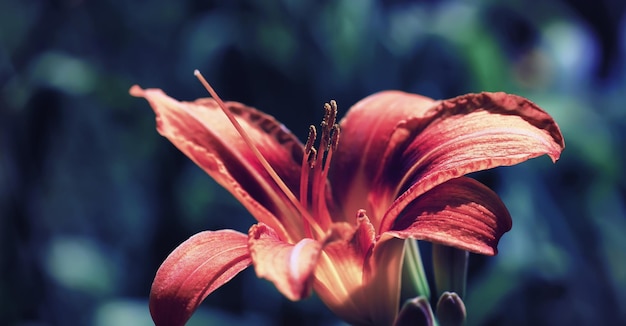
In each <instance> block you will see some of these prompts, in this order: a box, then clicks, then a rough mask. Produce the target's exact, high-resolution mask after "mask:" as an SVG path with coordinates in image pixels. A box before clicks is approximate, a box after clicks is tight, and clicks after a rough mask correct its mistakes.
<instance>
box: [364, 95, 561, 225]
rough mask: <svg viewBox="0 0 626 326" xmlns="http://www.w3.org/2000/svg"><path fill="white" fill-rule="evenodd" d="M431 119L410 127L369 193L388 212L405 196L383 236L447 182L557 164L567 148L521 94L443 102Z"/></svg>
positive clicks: (391, 213)
mask: <svg viewBox="0 0 626 326" xmlns="http://www.w3.org/2000/svg"><path fill="white" fill-rule="evenodd" d="M429 115H432V116H431V117H430V118H428V119H427V120H428V121H427V122H428V124H427V125H425V124H424V121H423V120H418V121H415V122H408V123H407V124H406V125H405V128H407V130H406V132H407V133H408V134H410V135H411V136H410V137H407V141H406V142H405V143H404V144H402V145H401V146H398V147H397V148H396V150H395V157H394V159H393V160H391V161H390V164H388V166H386V167H385V168H384V170H383V174H381V175H379V176H378V177H377V178H376V182H377V184H376V185H375V186H374V189H373V190H372V191H371V192H370V194H369V198H370V201H380V202H381V204H384V205H385V207H388V206H387V205H388V202H389V200H391V199H392V198H396V197H398V195H399V194H402V195H401V196H400V197H399V198H398V200H396V201H395V202H394V203H393V205H391V207H390V208H389V210H388V211H387V213H386V214H385V217H383V219H385V220H386V224H385V225H382V226H381V229H380V230H382V231H383V232H384V230H387V229H388V227H390V223H391V222H392V221H393V220H394V219H395V216H398V214H399V213H400V212H401V211H402V210H403V209H404V208H405V207H406V206H407V205H408V204H409V203H411V202H412V201H413V200H414V199H415V198H417V197H419V196H421V195H422V194H424V193H425V192H427V191H428V190H430V189H432V188H434V187H435V186H437V185H439V184H441V183H443V182H445V181H447V180H450V179H454V178H457V177H460V176H463V175H465V174H468V173H471V172H476V171H480V170H486V169H490V168H494V167H497V166H505V165H514V164H517V163H520V162H523V161H526V160H528V159H531V158H534V157H537V156H541V155H544V154H547V155H548V156H550V158H552V161H554V162H555V161H556V160H558V158H559V156H560V154H561V151H562V150H563V148H564V147H565V144H564V142H563V135H562V134H561V131H560V130H559V127H558V126H557V124H556V123H555V122H554V120H552V118H551V117H550V115H548V114H547V113H546V112H544V111H543V110H542V109H541V108H539V107H538V106H536V105H535V104H534V103H532V102H530V101H529V100H527V99H525V98H523V97H519V96H517V95H509V94H505V93H480V94H468V95H463V96H459V97H456V98H454V99H451V100H446V101H442V102H440V103H439V104H437V105H436V106H435V107H433V108H432V109H431V113H430V114H429ZM378 206H379V207H380V205H378Z"/></svg>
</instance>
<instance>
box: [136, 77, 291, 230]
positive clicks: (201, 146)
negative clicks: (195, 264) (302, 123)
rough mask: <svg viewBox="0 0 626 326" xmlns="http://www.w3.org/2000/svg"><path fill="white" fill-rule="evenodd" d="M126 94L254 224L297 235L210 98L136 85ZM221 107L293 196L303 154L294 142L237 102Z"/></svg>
mask: <svg viewBox="0 0 626 326" xmlns="http://www.w3.org/2000/svg"><path fill="white" fill-rule="evenodd" d="M130 93H131V95H133V96H137V97H144V98H145V99H146V100H148V102H149V103H150V105H151V106H152V109H153V110H154V112H155V113H156V116H157V117H156V118H157V129H158V131H159V133H160V134H161V135H163V136H165V137H167V138H168V139H169V140H170V141H171V142H172V143H173V144H174V145H175V146H176V147H177V148H178V149H179V150H181V151H182V152H183V153H185V155H187V156H188V157H189V158H190V159H191V160H193V161H194V162H195V163H196V164H197V165H198V166H200V167H201V168H202V169H203V170H204V171H206V172H207V173H208V174H209V175H210V176H211V177H213V178H214V179H215V181H217V182H218V183H219V184H220V185H222V186H223V187H224V188H226V189H227V190H228V191H230V193H232V194H233V196H235V198H237V199H238V200H239V201H240V202H241V203H242V204H243V205H244V206H245V207H246V208H247V209H248V211H250V213H251V214H252V215H253V216H254V217H255V218H256V219H257V220H258V221H260V222H263V223H265V224H267V225H269V226H271V227H272V228H273V229H275V230H276V231H277V232H279V233H281V234H282V235H285V234H286V232H285V229H284V228H287V229H288V230H290V231H291V234H299V233H302V230H303V229H302V227H303V226H302V224H301V223H300V222H299V220H298V219H294V218H291V216H297V215H298V214H297V212H296V211H295V209H294V208H293V206H292V205H291V204H289V200H288V199H287V197H286V196H285V195H284V193H283V192H282V191H281V190H280V188H278V186H277V185H276V183H275V182H274V180H272V178H271V177H270V175H269V174H268V173H267V172H266V171H265V169H264V168H263V167H262V165H261V163H260V162H259V160H258V159H257V158H256V157H255V155H254V154H253V152H252V150H251V149H250V147H249V146H248V145H247V144H246V143H245V142H244V141H243V139H242V137H241V135H239V133H237V131H236V129H235V128H234V127H233V126H232V124H231V123H230V121H229V120H228V119H227V117H226V115H225V114H224V112H222V111H221V109H220V108H219V106H218V105H217V103H216V102H215V101H214V100H213V99H210V98H205V99H198V100H196V101H194V102H179V101H177V100H175V99H173V98H171V97H169V96H167V95H166V94H165V93H164V92H163V91H161V90H160V89H146V90H144V89H141V88H140V87H139V86H137V85H135V86H133V87H132V88H131V90H130ZM226 106H227V107H228V109H229V110H230V111H231V112H232V113H233V114H234V115H235V117H236V119H237V121H238V122H239V123H240V124H241V125H242V127H243V128H244V130H245V131H246V132H247V133H248V134H249V135H250V138H251V139H252V141H253V142H254V145H255V146H256V147H257V148H258V149H259V151H260V152H261V154H262V155H263V157H265V159H266V160H267V161H268V162H269V163H270V165H271V166H272V167H273V168H274V169H275V170H276V172H277V174H278V175H279V177H280V178H281V179H282V180H283V181H284V182H285V184H286V185H287V186H288V187H289V188H290V189H291V190H292V192H294V191H298V190H299V182H300V179H299V178H300V165H301V161H302V155H303V146H302V144H301V143H300V142H299V141H298V139H297V138H296V137H295V136H294V135H293V134H291V132H289V130H287V129H286V128H285V127H284V126H283V125H282V124H280V123H279V122H277V121H276V120H275V119H274V118H273V117H271V116H268V115H266V114H264V113H262V112H260V111H257V110H255V109H254V108H251V107H248V106H245V105H243V104H241V103H237V102H226ZM294 193H297V192H294ZM281 224H282V225H281Z"/></svg>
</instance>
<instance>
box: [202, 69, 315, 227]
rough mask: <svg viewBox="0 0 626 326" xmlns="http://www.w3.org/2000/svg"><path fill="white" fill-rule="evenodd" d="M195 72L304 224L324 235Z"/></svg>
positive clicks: (224, 106)
mask: <svg viewBox="0 0 626 326" xmlns="http://www.w3.org/2000/svg"><path fill="white" fill-rule="evenodd" d="M193 74H194V75H195V76H196V77H197V78H198V80H200V82H201V83H202V85H203V86H204V88H206V90H207V91H208V92H209V93H210V94H211V97H213V99H214V100H215V101H216V102H217V104H218V106H219V107H220V109H222V111H223V112H224V114H226V116H227V117H228V120H230V122H231V123H232V124H233V126H234V127H235V129H236V130H237V132H238V133H239V135H241V137H242V139H243V140H244V142H245V143H246V144H247V145H248V147H249V148H250V150H251V151H252V153H254V156H255V157H256V158H257V159H258V160H259V162H260V163H261V165H263V168H265V171H266V172H267V173H268V174H269V175H270V177H271V178H272V180H274V182H275V183H276V185H277V186H278V187H279V188H280V189H281V190H282V191H283V193H284V194H285V196H287V198H288V199H289V201H290V202H291V204H292V205H293V206H294V207H295V208H296V210H297V211H298V212H299V213H300V214H301V215H302V216H303V217H304V219H305V221H306V222H308V223H304V224H305V225H306V224H310V225H311V226H313V227H314V228H315V232H316V234H317V235H318V236H320V237H321V236H323V235H324V231H323V230H322V229H321V228H320V226H319V225H318V223H317V222H316V221H315V220H314V219H313V217H312V216H311V215H310V214H309V212H308V211H307V210H306V208H305V207H302V205H301V204H300V202H299V201H298V199H297V198H296V196H295V195H294V194H293V193H292V192H291V190H290V189H289V187H287V185H286V184H285V183H284V182H283V180H282V179H281V178H280V176H278V173H276V171H275V170H274V168H272V166H271V165H270V164H269V162H268V161H267V160H266V159H265V157H263V154H261V152H260V151H259V149H258V148H257V147H256V146H255V145H254V143H253V142H252V139H251V138H250V136H249V135H248V134H247V133H246V132H245V130H243V127H242V126H241V125H240V124H239V122H238V121H237V119H235V116H234V115H233V114H232V113H231V112H230V111H229V110H228V109H227V108H226V104H224V101H222V99H221V98H220V97H219V96H218V95H217V93H216V92H215V90H214V89H213V87H211V85H209V83H208V82H207V81H206V79H204V77H203V76H202V74H201V73H200V71H198V70H197V69H196V70H194V72H193ZM306 228H308V227H305V229H306Z"/></svg>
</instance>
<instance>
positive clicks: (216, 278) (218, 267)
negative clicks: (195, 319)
mask: <svg viewBox="0 0 626 326" xmlns="http://www.w3.org/2000/svg"><path fill="white" fill-rule="evenodd" d="M250 264H251V259H250V255H249V252H248V237H247V236H246V235H245V234H243V233H239V232H236V231H233V230H220V231H205V232H200V233H198V234H196V235H194V236H192V237H191V238H189V239H188V240H187V241H185V242H183V243H182V244H181V245H180V246H178V247H177V248H176V249H175V250H174V251H173V252H172V253H171V254H170V255H169V256H168V257H167V259H165V261H164V262H163V264H161V267H159V270H158V271H157V274H156V276H155V278H154V282H153V283H152V289H151V291H150V314H151V315H152V319H153V320H154V323H155V324H156V325H159V326H161V325H164V326H173V325H184V324H185V323H186V322H187V320H188V319H189V317H191V315H192V314H193V312H194V311H195V310H196V308H197V307H198V306H199V305H200V303H201V302H202V300H204V298H206V297H207V296H208V295H209V294H210V293H211V292H213V291H215V290H216V289H217V288H219V287H220V286H222V285H223V284H225V283H226V282H228V281H230V280H231V279H232V278H233V277H234V276H235V275H237V274H238V273H239V272H241V271H242V270H244V269H246V268H247V267H248V266H250Z"/></svg>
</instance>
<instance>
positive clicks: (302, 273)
mask: <svg viewBox="0 0 626 326" xmlns="http://www.w3.org/2000/svg"><path fill="white" fill-rule="evenodd" d="M248 235H249V242H248V246H249V248H250V255H251V256H252V261H253V262H254V269H255V271H256V274H257V276H258V277H260V278H265V279H267V280H269V281H271V282H272V283H274V285H275V286H276V288H277V289H278V290H279V291H280V292H281V293H282V294H284V295H285V296H286V297H287V298H288V299H290V300H294V301H296V300H300V299H302V298H305V297H307V296H309V295H310V293H311V281H312V276H313V272H314V271H315V266H316V265H317V259H318V256H319V253H320V249H321V247H322V246H321V244H320V243H319V242H317V241H315V240H313V239H310V238H305V239H302V240H300V241H299V242H298V243H297V244H295V245H293V244H290V243H287V242H284V241H282V240H281V239H280V238H279V237H278V234H277V233H276V231H274V230H273V229H271V228H270V227H268V226H267V225H265V224H261V223H259V224H256V225H253V226H252V227H251V228H250V231H249V232H248Z"/></svg>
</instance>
